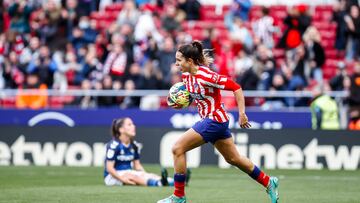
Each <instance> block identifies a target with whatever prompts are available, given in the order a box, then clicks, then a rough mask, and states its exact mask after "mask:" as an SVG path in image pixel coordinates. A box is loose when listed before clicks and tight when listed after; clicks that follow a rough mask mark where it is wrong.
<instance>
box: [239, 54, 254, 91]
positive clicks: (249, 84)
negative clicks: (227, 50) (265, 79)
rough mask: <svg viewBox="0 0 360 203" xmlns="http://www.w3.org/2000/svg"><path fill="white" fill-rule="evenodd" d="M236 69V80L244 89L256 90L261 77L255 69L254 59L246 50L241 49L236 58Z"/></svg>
mask: <svg viewBox="0 0 360 203" xmlns="http://www.w3.org/2000/svg"><path fill="white" fill-rule="evenodd" d="M234 63H235V64H234V71H235V75H236V82H238V83H239V84H240V85H241V87H242V88H243V89H244V90H256V88H257V84H258V81H259V77H258V76H257V75H256V73H255V72H254V70H253V64H254V62H253V59H252V58H251V57H250V56H249V53H247V52H246V50H241V51H240V52H239V53H238V55H237V56H236V58H235V62H234Z"/></svg>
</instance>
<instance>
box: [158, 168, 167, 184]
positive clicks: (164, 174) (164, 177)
mask: <svg viewBox="0 0 360 203" xmlns="http://www.w3.org/2000/svg"><path fill="white" fill-rule="evenodd" d="M160 181H161V184H162V186H168V185H169V181H168V172H167V170H166V168H163V169H161V179H160Z"/></svg>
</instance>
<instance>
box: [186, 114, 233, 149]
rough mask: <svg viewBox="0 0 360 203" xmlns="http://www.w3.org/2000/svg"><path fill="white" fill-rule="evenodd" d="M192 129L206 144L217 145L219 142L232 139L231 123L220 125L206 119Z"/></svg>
mask: <svg viewBox="0 0 360 203" xmlns="http://www.w3.org/2000/svg"><path fill="white" fill-rule="evenodd" d="M192 128H193V129H194V130H195V131H196V132H197V133H199V134H200V135H201V137H203V139H204V140H205V142H211V143H212V144H215V142H216V141H217V140H220V139H226V138H229V137H231V132H230V129H229V121H228V122H224V123H219V122H217V121H214V120H211V119H210V118H205V119H202V120H201V121H198V122H196V123H195V125H193V127H192Z"/></svg>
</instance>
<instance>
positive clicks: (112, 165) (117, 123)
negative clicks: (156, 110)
mask: <svg viewBox="0 0 360 203" xmlns="http://www.w3.org/2000/svg"><path fill="white" fill-rule="evenodd" d="M111 132H112V136H113V138H112V139H111V140H110V142H108V143H107V145H106V158H105V170H104V181H105V185H107V186H113V185H142V186H168V185H169V186H173V185H174V180H173V179H172V178H168V177H167V171H166V169H163V170H162V173H161V177H160V176H158V175H156V174H152V173H147V172H146V171H145V170H144V168H143V166H142V165H141V163H140V159H139V158H140V153H139V150H138V144H137V143H136V142H135V141H134V140H133V138H134V137H135V134H136V128H135V125H134V123H133V121H132V120H131V119H130V118H119V119H115V120H114V121H113V123H112V126H111Z"/></svg>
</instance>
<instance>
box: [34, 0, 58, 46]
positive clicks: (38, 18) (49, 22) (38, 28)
mask: <svg viewBox="0 0 360 203" xmlns="http://www.w3.org/2000/svg"><path fill="white" fill-rule="evenodd" d="M60 21H61V8H60V6H59V5H57V4H56V3H55V1H54V0H50V1H48V2H46V3H44V4H43V7H42V9H39V10H37V11H36V12H34V14H33V18H32V21H31V28H32V30H33V31H34V32H35V33H36V35H37V36H39V38H40V41H41V42H42V43H43V44H47V45H48V46H49V47H50V49H54V48H56V47H58V46H59V45H58V44H59V43H60V42H61V41H63V40H61V41H58V40H59V38H58V36H60V35H61V33H60V32H59V28H60Z"/></svg>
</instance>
